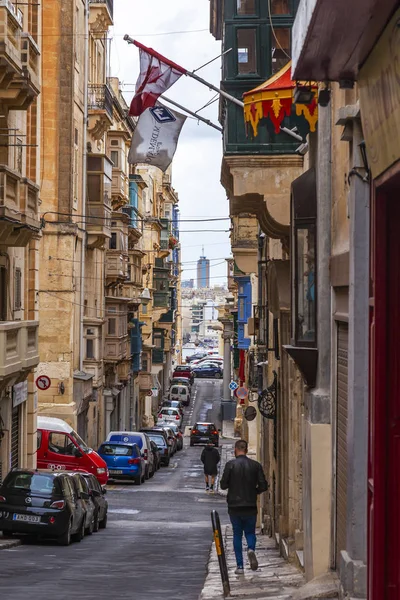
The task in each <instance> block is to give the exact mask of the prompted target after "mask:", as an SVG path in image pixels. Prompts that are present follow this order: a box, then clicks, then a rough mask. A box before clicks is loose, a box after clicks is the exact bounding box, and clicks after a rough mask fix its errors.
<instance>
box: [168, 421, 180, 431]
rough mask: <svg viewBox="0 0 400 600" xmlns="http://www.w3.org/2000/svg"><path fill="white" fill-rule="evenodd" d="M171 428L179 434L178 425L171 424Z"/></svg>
mask: <svg viewBox="0 0 400 600" xmlns="http://www.w3.org/2000/svg"><path fill="white" fill-rule="evenodd" d="M170 428H171V429H172V431H173V432H174V433H179V427H178V425H174V423H171V425H170Z"/></svg>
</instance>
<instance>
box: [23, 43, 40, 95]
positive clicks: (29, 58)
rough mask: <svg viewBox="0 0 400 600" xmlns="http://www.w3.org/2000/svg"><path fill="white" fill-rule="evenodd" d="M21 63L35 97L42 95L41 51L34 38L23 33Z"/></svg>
mask: <svg viewBox="0 0 400 600" xmlns="http://www.w3.org/2000/svg"><path fill="white" fill-rule="evenodd" d="M21 62H22V69H23V71H24V75H25V77H26V79H27V81H28V84H29V85H30V86H31V88H32V93H33V95H34V96H35V95H38V94H39V93H40V51H39V47H38V45H37V43H36V42H35V40H34V39H33V37H32V36H31V35H30V34H29V33H25V32H24V33H22V41H21Z"/></svg>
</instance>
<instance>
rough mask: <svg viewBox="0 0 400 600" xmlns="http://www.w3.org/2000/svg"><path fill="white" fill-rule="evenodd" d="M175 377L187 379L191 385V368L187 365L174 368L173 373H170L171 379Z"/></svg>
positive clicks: (192, 379)
mask: <svg viewBox="0 0 400 600" xmlns="http://www.w3.org/2000/svg"><path fill="white" fill-rule="evenodd" d="M175 377H187V378H188V379H189V381H190V383H193V381H194V377H193V373H192V368H191V367H190V366H189V365H178V366H176V367H175V370H174V372H173V373H172V378H173V379H174V378H175Z"/></svg>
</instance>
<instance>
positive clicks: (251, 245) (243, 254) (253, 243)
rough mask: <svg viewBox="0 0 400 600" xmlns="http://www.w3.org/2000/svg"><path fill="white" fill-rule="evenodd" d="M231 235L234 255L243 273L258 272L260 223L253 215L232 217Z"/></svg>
mask: <svg viewBox="0 0 400 600" xmlns="http://www.w3.org/2000/svg"><path fill="white" fill-rule="evenodd" d="M232 224H233V230H232V233H231V246H232V254H233V256H234V259H235V262H236V265H237V267H238V268H239V269H240V271H242V273H245V274H249V273H256V272H257V257H258V237H257V236H258V221H257V218H256V217H254V216H252V215H239V216H234V217H232Z"/></svg>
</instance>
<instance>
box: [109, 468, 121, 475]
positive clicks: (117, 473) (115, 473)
mask: <svg viewBox="0 0 400 600" xmlns="http://www.w3.org/2000/svg"><path fill="white" fill-rule="evenodd" d="M108 472H109V473H110V475H122V473H123V471H118V470H115V469H108Z"/></svg>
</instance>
